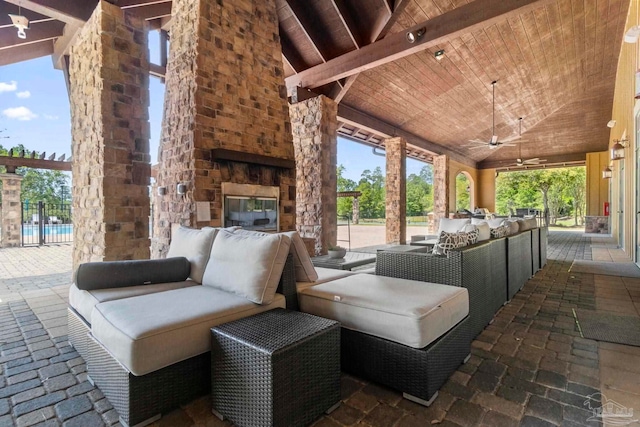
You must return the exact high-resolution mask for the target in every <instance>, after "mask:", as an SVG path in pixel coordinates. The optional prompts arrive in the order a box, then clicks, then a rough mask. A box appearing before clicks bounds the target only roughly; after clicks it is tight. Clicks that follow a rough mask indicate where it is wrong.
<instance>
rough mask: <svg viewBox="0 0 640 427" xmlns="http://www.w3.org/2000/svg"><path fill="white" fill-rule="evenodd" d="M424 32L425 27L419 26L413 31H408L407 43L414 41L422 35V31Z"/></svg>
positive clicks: (425, 30)
mask: <svg viewBox="0 0 640 427" xmlns="http://www.w3.org/2000/svg"><path fill="white" fill-rule="evenodd" d="M426 32H427V29H426V28H425V27H422V28H419V29H417V30H415V31H408V32H407V41H408V42H409V43H415V41H416V40H418V39H419V38H420V37H422V36H424V33H426Z"/></svg>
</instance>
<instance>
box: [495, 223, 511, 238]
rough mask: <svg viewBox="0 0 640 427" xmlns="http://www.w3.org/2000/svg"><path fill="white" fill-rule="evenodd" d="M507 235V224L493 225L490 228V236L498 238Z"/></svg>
mask: <svg viewBox="0 0 640 427" xmlns="http://www.w3.org/2000/svg"><path fill="white" fill-rule="evenodd" d="M508 235H509V226H508V225H501V226H500V227H495V228H492V229H491V238H493V239H495V238H499V237H506V236H508Z"/></svg>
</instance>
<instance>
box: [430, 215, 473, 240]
mask: <svg viewBox="0 0 640 427" xmlns="http://www.w3.org/2000/svg"><path fill="white" fill-rule="evenodd" d="M467 224H471V218H456V219H449V218H442V219H441V220H440V226H439V227H438V236H440V233H441V232H443V231H446V232H447V233H456V232H458V231H460V230H462V228H463V227H464V226H465V225H467Z"/></svg>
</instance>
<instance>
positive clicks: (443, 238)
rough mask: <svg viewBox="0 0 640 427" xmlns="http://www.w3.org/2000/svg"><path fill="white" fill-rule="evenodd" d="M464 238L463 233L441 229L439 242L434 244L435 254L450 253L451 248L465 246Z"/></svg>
mask: <svg viewBox="0 0 640 427" xmlns="http://www.w3.org/2000/svg"><path fill="white" fill-rule="evenodd" d="M465 234H466V233H465ZM463 239H464V237H463V236H462V233H447V232H446V231H441V232H440V237H439V238H438V243H436V244H435V245H434V246H433V254H435V255H448V254H449V251H450V250H451V249H456V248H461V247H462V246H464V240H463Z"/></svg>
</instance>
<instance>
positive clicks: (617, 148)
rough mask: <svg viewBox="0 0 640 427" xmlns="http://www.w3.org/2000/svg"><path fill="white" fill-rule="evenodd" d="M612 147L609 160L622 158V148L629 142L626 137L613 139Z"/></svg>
mask: <svg viewBox="0 0 640 427" xmlns="http://www.w3.org/2000/svg"><path fill="white" fill-rule="evenodd" d="M613 142H615V144H613V147H611V160H621V159H624V149H625V147H626V145H627V143H628V142H629V140H628V139H614V140H613Z"/></svg>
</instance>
